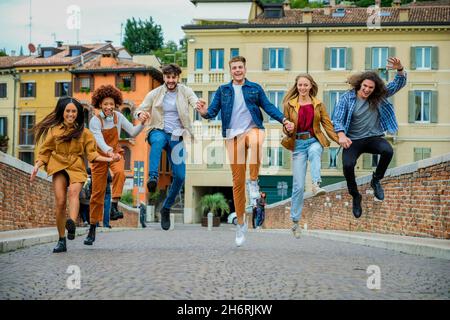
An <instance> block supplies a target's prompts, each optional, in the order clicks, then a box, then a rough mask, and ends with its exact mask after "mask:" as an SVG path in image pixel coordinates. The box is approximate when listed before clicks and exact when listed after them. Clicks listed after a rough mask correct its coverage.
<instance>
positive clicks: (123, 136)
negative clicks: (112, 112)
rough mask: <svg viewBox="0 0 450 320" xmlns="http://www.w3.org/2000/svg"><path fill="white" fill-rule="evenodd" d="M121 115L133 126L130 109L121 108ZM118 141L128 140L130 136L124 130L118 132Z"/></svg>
mask: <svg viewBox="0 0 450 320" xmlns="http://www.w3.org/2000/svg"><path fill="white" fill-rule="evenodd" d="M122 114H123V115H124V116H125V118H127V120H128V121H130V122H131V123H132V124H133V116H132V115H131V109H130V108H127V107H125V108H123V109H122ZM120 139H130V135H129V134H128V132H126V131H125V130H123V128H122V130H120Z"/></svg>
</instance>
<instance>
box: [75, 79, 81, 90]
mask: <svg viewBox="0 0 450 320" xmlns="http://www.w3.org/2000/svg"><path fill="white" fill-rule="evenodd" d="M74 81H75V84H74V90H75V92H80V86H81V79H80V77H77V76H76V77H75V78H74Z"/></svg>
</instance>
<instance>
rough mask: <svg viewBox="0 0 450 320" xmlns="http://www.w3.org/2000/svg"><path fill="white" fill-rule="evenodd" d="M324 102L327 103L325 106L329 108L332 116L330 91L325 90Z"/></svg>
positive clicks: (328, 111)
mask: <svg viewBox="0 0 450 320" xmlns="http://www.w3.org/2000/svg"><path fill="white" fill-rule="evenodd" d="M322 101H323V104H324V105H325V108H326V109H327V113H328V115H329V116H330V117H331V114H330V111H331V105H330V91H325V90H324V91H323V97H322Z"/></svg>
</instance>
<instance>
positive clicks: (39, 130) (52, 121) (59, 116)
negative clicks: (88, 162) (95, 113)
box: [32, 97, 84, 142]
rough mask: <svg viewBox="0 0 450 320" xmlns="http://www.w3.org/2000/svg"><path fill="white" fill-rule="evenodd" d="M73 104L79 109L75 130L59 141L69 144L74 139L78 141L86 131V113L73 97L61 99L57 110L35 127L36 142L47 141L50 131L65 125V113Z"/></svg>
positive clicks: (59, 138)
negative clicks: (68, 106)
mask: <svg viewBox="0 0 450 320" xmlns="http://www.w3.org/2000/svg"><path fill="white" fill-rule="evenodd" d="M70 103H73V104H74V105H75V107H76V108H77V118H76V119H75V123H74V129H73V130H70V131H69V132H68V133H67V134H65V135H63V136H61V137H58V140H61V141H63V142H68V141H70V140H72V139H78V138H79V137H81V134H82V133H83V130H84V112H83V106H82V105H81V103H80V102H78V101H77V100H76V99H74V98H71V97H61V98H59V100H58V103H57V104H56V107H55V110H53V111H52V112H51V113H50V114H49V115H47V116H46V117H45V118H44V119H42V121H41V122H39V123H38V124H36V125H35V126H34V127H33V129H32V130H33V131H34V134H35V135H36V142H38V141H40V139H41V138H42V139H45V137H46V136H47V133H48V130H50V129H51V128H52V127H55V126H57V125H60V124H62V123H64V111H65V110H66V107H67V105H68V104H70Z"/></svg>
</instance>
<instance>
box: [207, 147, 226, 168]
mask: <svg viewBox="0 0 450 320" xmlns="http://www.w3.org/2000/svg"><path fill="white" fill-rule="evenodd" d="M207 152H208V157H207V162H206V166H207V168H222V167H223V153H222V149H221V148H216V147H208V150H207Z"/></svg>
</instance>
